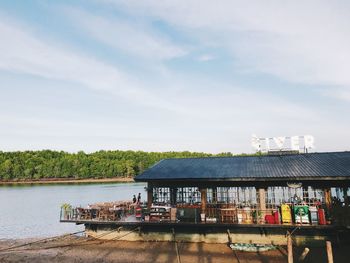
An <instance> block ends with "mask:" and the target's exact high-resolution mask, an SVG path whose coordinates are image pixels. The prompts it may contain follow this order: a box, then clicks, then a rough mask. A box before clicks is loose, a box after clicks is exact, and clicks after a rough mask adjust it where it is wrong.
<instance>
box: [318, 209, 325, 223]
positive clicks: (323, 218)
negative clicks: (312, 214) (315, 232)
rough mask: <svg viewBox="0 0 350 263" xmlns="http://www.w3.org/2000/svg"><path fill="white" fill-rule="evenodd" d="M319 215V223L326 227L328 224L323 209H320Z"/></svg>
mask: <svg viewBox="0 0 350 263" xmlns="http://www.w3.org/2000/svg"><path fill="white" fill-rule="evenodd" d="M317 213H318V223H319V224H320V225H325V224H326V223H327V222H326V215H325V213H324V209H322V208H320V209H318V211H317Z"/></svg>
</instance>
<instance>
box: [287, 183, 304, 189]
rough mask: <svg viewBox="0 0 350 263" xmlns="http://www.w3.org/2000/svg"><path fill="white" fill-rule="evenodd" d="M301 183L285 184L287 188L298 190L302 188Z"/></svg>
mask: <svg viewBox="0 0 350 263" xmlns="http://www.w3.org/2000/svg"><path fill="white" fill-rule="evenodd" d="M302 185H303V184H302V183H296V182H287V186H288V187H289V188H293V189H296V188H300V187H302Z"/></svg>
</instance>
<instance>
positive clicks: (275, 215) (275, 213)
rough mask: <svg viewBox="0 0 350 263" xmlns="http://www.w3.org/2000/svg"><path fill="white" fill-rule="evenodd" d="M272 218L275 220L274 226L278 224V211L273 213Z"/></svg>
mask: <svg viewBox="0 0 350 263" xmlns="http://www.w3.org/2000/svg"><path fill="white" fill-rule="evenodd" d="M273 216H274V218H275V224H280V214H279V213H278V211H276V212H274V213H273Z"/></svg>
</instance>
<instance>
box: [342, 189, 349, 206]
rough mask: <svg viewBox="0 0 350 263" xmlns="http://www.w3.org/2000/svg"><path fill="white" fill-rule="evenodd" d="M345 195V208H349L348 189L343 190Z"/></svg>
mask: <svg viewBox="0 0 350 263" xmlns="http://www.w3.org/2000/svg"><path fill="white" fill-rule="evenodd" d="M343 195H344V204H345V207H348V206H349V197H348V188H347V187H344V188H343Z"/></svg>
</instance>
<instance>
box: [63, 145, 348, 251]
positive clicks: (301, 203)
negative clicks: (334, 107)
mask: <svg viewBox="0 0 350 263" xmlns="http://www.w3.org/2000/svg"><path fill="white" fill-rule="evenodd" d="M135 181H136V182H146V183H147V187H146V191H147V204H144V206H142V205H141V204H139V206H138V207H136V206H135V207H134V208H133V209H134V213H137V214H138V215H137V217H135V220H133V221H130V220H123V219H122V218H121V217H119V219H120V220H118V219H116V218H115V217H113V219H112V220H111V219H108V217H107V216H106V217H104V218H102V220H99V219H98V218H97V219H96V218H95V219H94V218H93V217H89V218H88V219H86V218H82V217H79V212H77V211H75V212H74V213H73V215H72V216H70V217H69V219H68V218H66V219H62V218H61V221H62V222H75V223H83V224H85V226H86V228H87V230H88V232H89V231H90V232H89V233H90V234H91V235H95V236H97V235H98V234H100V233H103V231H105V232H106V231H107V230H110V229H114V228H118V227H123V228H124V229H128V230H130V228H131V227H138V233H134V234H133V235H131V236H132V238H131V237H130V239H133V240H152V239H156V240H172V238H173V235H174V233H178V234H177V237H178V238H181V239H183V240H184V241H204V242H227V233H231V234H229V235H231V236H230V237H229V238H230V239H233V240H234V241H237V242H249V241H250V242H251V240H260V241H261V242H264V243H266V242H268V243H269V242H274V243H276V244H278V243H284V242H285V241H284V240H285V233H286V231H294V232H293V233H295V234H296V235H299V236H300V242H303V241H305V240H308V239H313V240H319V239H321V240H323V239H326V238H329V237H330V236H338V235H339V233H343V232H344V231H345V232H346V231H347V229H348V227H349V226H350V210H349V196H350V191H349V190H350V152H328V153H305V154H285V153H283V154H278V153H274V154H273V155H259V156H257V155H255V156H234V157H207V158H179V159H164V160H162V161H160V162H158V163H157V164H155V165H154V166H152V167H151V168H149V169H148V170H146V171H145V172H144V173H142V174H140V175H138V176H136V177H135ZM135 211H137V212H135ZM101 231H102V232H101ZM106 233H107V232H106ZM129 236H130V235H129Z"/></svg>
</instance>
